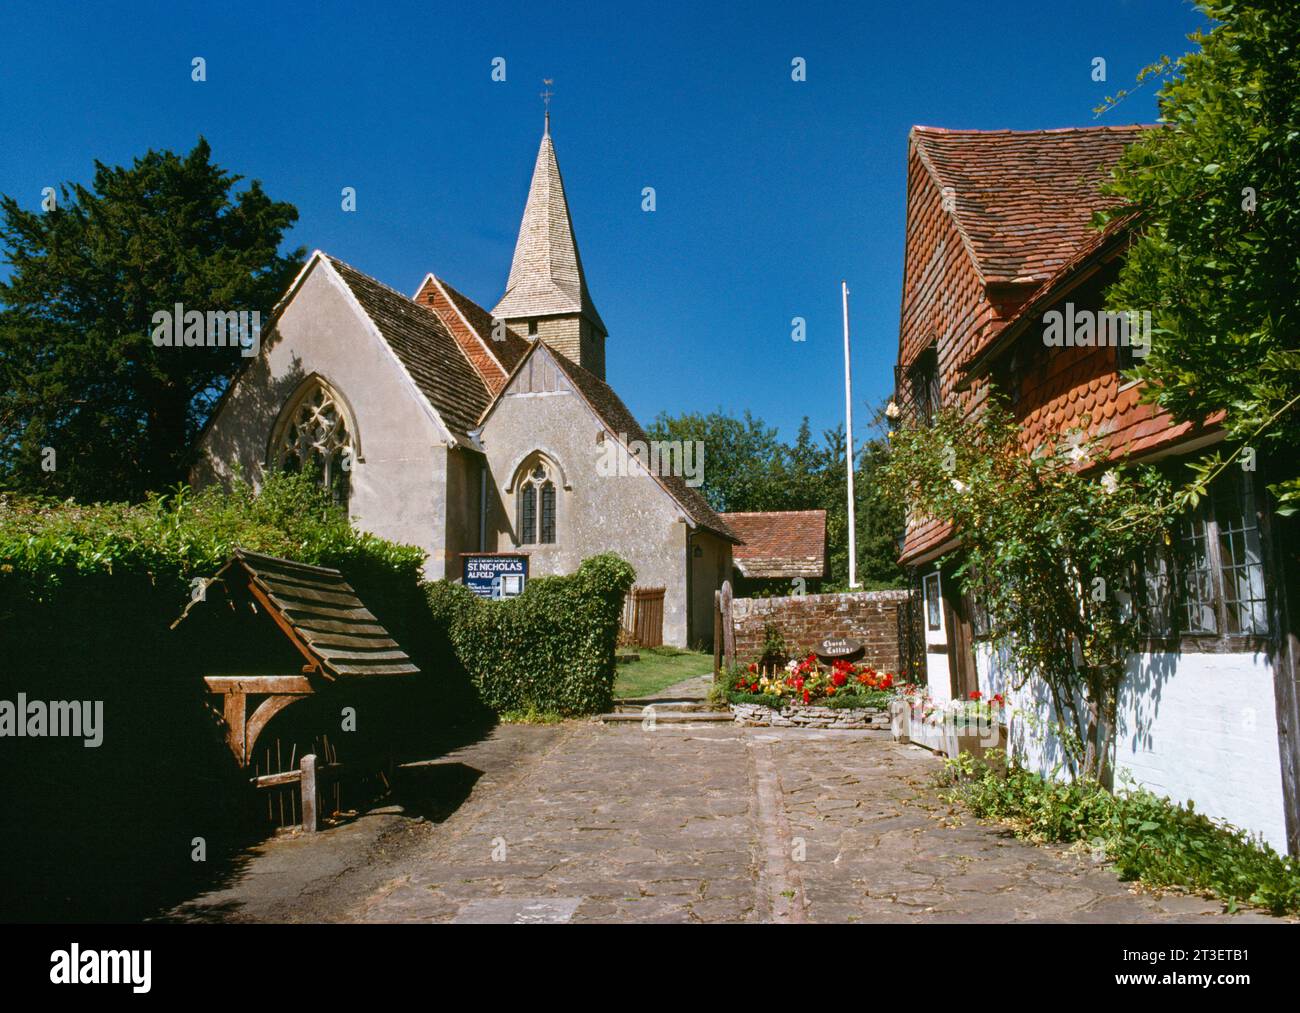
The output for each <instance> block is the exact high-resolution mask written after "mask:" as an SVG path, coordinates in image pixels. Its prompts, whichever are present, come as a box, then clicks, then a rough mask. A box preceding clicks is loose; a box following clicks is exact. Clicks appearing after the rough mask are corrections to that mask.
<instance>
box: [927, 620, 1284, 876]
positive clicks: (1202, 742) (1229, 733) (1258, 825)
mask: <svg viewBox="0 0 1300 1013" xmlns="http://www.w3.org/2000/svg"><path fill="white" fill-rule="evenodd" d="M976 654H977V663H978V667H979V680H980V688H981V689H982V690H984V692H985V693H986V694H993V693H1004V694H1007V695H1008V698H1009V699H1010V700H1011V703H1012V707H1013V714H1014V716H1013V718H1012V722H1011V734H1010V736H1009V741H1008V749H1009V750H1013V751H1016V752H1017V754H1018V755H1019V756H1020V758H1021V761H1022V762H1023V763H1025V764H1026V766H1028V767H1030V768H1031V769H1034V770H1037V771H1038V772H1039V773H1041V774H1048V773H1050V772H1051V771H1052V769H1053V768H1054V767H1056V766H1057V765H1058V764H1059V763H1061V762H1062V761H1063V756H1062V753H1061V748H1060V743H1059V742H1058V741H1057V740H1056V738H1055V736H1053V735H1050V734H1049V735H1043V734H1042V733H1041V732H1038V731H1035V730H1034V728H1033V727H1032V722H1031V721H1030V720H1029V716H1031V715H1037V716H1038V717H1039V718H1040V719H1041V720H1044V721H1045V719H1046V718H1047V717H1048V715H1049V714H1050V705H1049V702H1048V700H1047V699H1046V696H1045V694H1044V693H1043V691H1042V689H1041V687H1039V688H1037V689H1035V687H1032V686H1026V687H1024V688H1022V689H1021V690H1019V691H1009V682H1010V680H1009V679H1008V677H1007V676H1008V672H1007V665H1006V662H1005V658H1002V657H998V656H997V655H995V654H994V653H993V652H992V651H991V650H990V649H989V647H988V645H987V644H980V645H979V646H978V648H977V651H976ZM932 657H933V656H932ZM1112 762H1113V764H1114V770H1115V774H1116V778H1115V783H1116V786H1117V787H1118V786H1119V785H1120V776H1121V775H1122V774H1123V772H1124V771H1128V772H1129V773H1130V774H1132V777H1133V780H1134V781H1135V782H1136V783H1137V784H1139V785H1141V786H1142V787H1145V788H1149V789H1150V790H1151V791H1154V792H1156V793H1158V794H1161V795H1165V796H1167V797H1169V798H1171V799H1173V800H1174V801H1175V802H1183V803H1186V802H1188V801H1191V802H1194V803H1195V805H1196V808H1197V809H1198V810H1200V811H1202V812H1204V813H1206V814H1207V815H1209V816H1213V817H1216V818H1219V819H1225V820H1227V821H1228V822H1230V823H1233V824H1235V825H1237V826H1239V827H1244V828H1245V829H1246V830H1248V831H1250V832H1252V833H1256V834H1259V835H1262V836H1263V838H1264V839H1265V840H1266V841H1268V843H1269V844H1271V845H1273V847H1274V848H1276V849H1278V850H1279V851H1281V852H1282V853H1283V854H1285V853H1286V818H1285V814H1284V810H1283V796H1282V770H1281V761H1280V757H1279V753H1278V730H1277V715H1276V709H1275V706H1274V697H1273V667H1272V664H1271V663H1270V661H1269V659H1268V658H1267V656H1265V655H1262V654H1259V655H1256V654H1190V653H1187V654H1140V655H1135V656H1134V658H1133V660H1132V662H1131V663H1130V666H1129V673H1128V676H1127V678H1126V680H1125V684H1124V687H1123V689H1122V691H1121V694H1120V701H1119V713H1118V728H1117V733H1116V742H1115V754H1114V757H1113V761H1112ZM1062 776H1064V772H1062Z"/></svg>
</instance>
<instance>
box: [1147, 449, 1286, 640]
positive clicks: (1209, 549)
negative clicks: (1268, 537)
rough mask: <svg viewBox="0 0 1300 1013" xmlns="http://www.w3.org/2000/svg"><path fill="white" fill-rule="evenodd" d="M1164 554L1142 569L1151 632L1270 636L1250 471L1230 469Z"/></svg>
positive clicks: (1217, 636) (1183, 522) (1153, 556)
mask: <svg viewBox="0 0 1300 1013" xmlns="http://www.w3.org/2000/svg"><path fill="white" fill-rule="evenodd" d="M1172 542H1173V544H1172V545H1171V546H1170V547H1169V551H1165V550H1161V551H1153V552H1152V553H1151V554H1150V555H1149V557H1148V560H1147V564H1146V566H1145V567H1144V570H1143V573H1142V581H1141V583H1140V584H1139V587H1138V590H1139V593H1140V594H1141V595H1142V598H1143V601H1142V602H1141V609H1140V614H1139V620H1140V623H1141V626H1142V631H1143V632H1144V633H1145V634H1147V635H1148V636H1151V637H1157V638H1165V637H1172V636H1176V635H1181V636H1184V637H1190V638H1195V639H1197V640H1198V641H1213V642H1218V643H1219V644H1220V645H1221V646H1223V647H1228V648H1232V647H1233V646H1239V647H1240V646H1243V644H1244V638H1249V637H1262V636H1267V635H1268V633H1269V615H1268V595H1267V592H1266V590H1265V569H1264V567H1265V563H1264V539H1263V535H1262V532H1261V530H1260V510H1259V505H1258V503H1257V501H1256V494H1255V483H1254V476H1253V474H1251V473H1248V472H1242V471H1240V470H1239V469H1235V468H1233V469H1229V470H1228V471H1227V472H1225V473H1224V474H1223V475H1222V476H1220V477H1219V478H1218V479H1216V480H1215V482H1214V484H1213V485H1212V486H1211V487H1210V494H1209V496H1207V497H1205V498H1203V499H1202V500H1201V501H1200V503H1198V504H1197V506H1196V507H1195V508H1194V509H1193V510H1192V511H1191V512H1190V513H1188V514H1187V515H1186V516H1185V517H1183V518H1182V520H1181V521H1180V522H1179V523H1178V525H1177V527H1176V529H1175V531H1174V532H1173V538H1172Z"/></svg>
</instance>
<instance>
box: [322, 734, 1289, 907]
mask: <svg viewBox="0 0 1300 1013" xmlns="http://www.w3.org/2000/svg"><path fill="white" fill-rule="evenodd" d="M938 769H939V761H938V760H937V759H936V758H935V757H934V756H932V755H930V754H929V753H927V752H925V751H924V750H921V749H919V748H917V747H910V746H903V745H898V744H896V743H894V742H892V741H890V740H889V739H888V738H883V737H879V736H878V735H877V734H874V733H851V732H816V731H808V730H802V729H781V730H771V731H769V730H766V729H739V728H732V727H722V728H716V727H712V728H705V727H701V728H698V729H695V728H689V727H687V728H682V727H671V728H670V727H664V726H662V725H661V726H658V727H656V728H655V729H653V730H645V729H643V728H642V727H641V726H639V725H635V724H633V725H630V726H626V725H625V726H618V727H604V726H599V725H588V724H574V725H570V726H568V727H566V728H565V729H564V732H563V734H562V735H561V736H559V738H558V739H557V740H556V741H555V742H554V743H552V744H551V745H550V746H549V748H548V749H547V750H546V752H545V753H544V754H542V755H540V756H538V757H535V758H534V759H533V760H532V762H531V764H530V765H529V769H527V770H526V771H524V772H522V773H521V775H520V776H519V777H517V778H516V779H514V780H512V781H511V782H510V783H509V784H507V785H502V786H501V787H500V788H499V789H498V790H497V791H493V792H487V793H484V794H483V796H482V797H479V798H472V799H471V800H470V802H469V803H468V804H467V805H466V806H465V807H463V808H462V809H461V810H460V811H459V812H457V813H456V815H455V816H454V817H453V818H452V819H450V820H449V821H448V822H447V824H445V825H444V826H443V827H442V828H441V829H442V830H444V831H445V833H443V834H440V835H439V838H438V839H437V840H436V842H435V843H434V844H433V846H432V847H431V848H429V849H428V852H427V853H426V854H424V855H421V856H419V859H418V860H417V861H414V862H412V863H411V868H410V869H409V871H407V872H405V873H404V874H402V875H400V876H398V877H396V878H394V879H393V880H391V881H390V882H388V883H385V884H384V886H383V887H382V888H381V889H379V890H376V891H375V892H374V893H373V894H371V895H370V896H368V897H366V898H365V899H364V900H363V901H362V902H361V903H359V904H357V905H356V906H355V907H354V908H353V909H352V910H350V911H348V912H347V913H346V914H345V917H347V918H348V919H349V920H361V921H539V922H544V921H575V922H577V921H617V922H622V921H645V922H687V921H701V922H718V921H793V922H913V921H958V922H971V921H975V922H1001V921H1080V922H1140V921H1202V920H1219V919H1225V918H1232V919H1234V920H1237V921H1253V920H1268V921H1272V920H1274V919H1271V918H1269V917H1268V916H1266V915H1263V914H1259V913H1256V912H1244V913H1238V914H1236V915H1232V916H1229V915H1226V914H1224V913H1222V905H1220V904H1218V903H1215V902H1212V901H1209V900H1205V899H1202V898H1198V897H1189V896H1185V895H1178V894H1166V895H1165V896H1163V897H1156V896H1152V895H1150V894H1144V893H1139V892H1137V891H1134V890H1133V889H1131V887H1130V886H1129V885H1128V884H1125V883H1121V882H1119V880H1118V879H1117V878H1116V877H1115V875H1114V874H1113V873H1112V872H1111V871H1110V870H1109V869H1107V868H1105V867H1103V866H1100V865H1098V864H1096V863H1095V862H1093V861H1092V860H1091V858H1090V857H1089V856H1088V855H1077V854H1067V853H1064V852H1062V851H1061V850H1059V849H1050V848H1042V847H1036V846H1034V845H1031V844H1027V843H1023V842H1020V841H1017V840H1015V839H1014V838H1011V837H1010V836H1008V835H1007V834H1006V833H1004V832H1003V831H1001V830H1000V829H999V828H996V827H992V826H985V825H981V824H980V823H979V822H978V821H976V820H974V819H972V818H970V817H969V816H963V815H962V814H961V813H959V812H957V811H954V810H952V809H951V807H949V806H948V805H946V804H945V803H944V802H942V801H941V800H940V799H939V798H938V797H937V796H936V794H935V790H934V788H933V787H932V785H933V780H934V776H935V774H936V773H937V771H938ZM494 856H495V859H496V860H494Z"/></svg>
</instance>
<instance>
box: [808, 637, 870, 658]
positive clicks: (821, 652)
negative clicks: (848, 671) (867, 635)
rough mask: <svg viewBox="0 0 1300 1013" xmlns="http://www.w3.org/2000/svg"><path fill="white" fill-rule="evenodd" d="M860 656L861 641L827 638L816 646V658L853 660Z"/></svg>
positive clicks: (845, 638)
mask: <svg viewBox="0 0 1300 1013" xmlns="http://www.w3.org/2000/svg"><path fill="white" fill-rule="evenodd" d="M861 654H862V641H861V640H851V639H849V638H848V637H827V638H826V639H825V640H823V641H822V642H821V643H819V644H818V645H817V657H819V658H826V659H831V660H835V659H838V658H844V659H848V660H851V659H854V658H857V657H859V656H860V655H861Z"/></svg>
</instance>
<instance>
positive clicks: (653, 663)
mask: <svg viewBox="0 0 1300 1013" xmlns="http://www.w3.org/2000/svg"><path fill="white" fill-rule="evenodd" d="M638 653H639V654H640V655H641V660H640V661H629V662H625V663H623V664H620V665H619V666H618V669H617V671H616V672H615V675H614V696H615V697H619V698H623V699H635V698H637V697H642V696H649V695H650V694H652V693H658V692H659V691H660V690H662V689H667V688H668V687H669V686H671V685H673V684H674V683H678V682H683V681H684V680H686V679H691V678H694V677H695V676H697V675H709V674H710V673H712V671H713V655H712V654H710V653H708V652H706V651H684V650H682V649H681V648H680V647H642V648H640V649H639V650H638Z"/></svg>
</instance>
